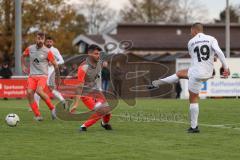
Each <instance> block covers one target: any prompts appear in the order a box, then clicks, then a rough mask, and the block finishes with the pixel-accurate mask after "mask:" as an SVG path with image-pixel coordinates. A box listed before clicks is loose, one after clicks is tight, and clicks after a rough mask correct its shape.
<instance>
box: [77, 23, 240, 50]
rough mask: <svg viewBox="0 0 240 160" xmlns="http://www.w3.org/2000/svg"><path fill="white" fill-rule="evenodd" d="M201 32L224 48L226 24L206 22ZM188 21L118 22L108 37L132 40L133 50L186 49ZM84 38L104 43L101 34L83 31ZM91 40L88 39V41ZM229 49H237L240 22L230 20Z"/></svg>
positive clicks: (188, 29)
mask: <svg viewBox="0 0 240 160" xmlns="http://www.w3.org/2000/svg"><path fill="white" fill-rule="evenodd" d="M204 26H205V27H204V32H205V33H206V34H209V35H211V36H214V37H215V38H216V39H217V40H218V42H219V45H220V47H221V48H222V49H225V25H224V24H206V25H204ZM190 28H191V25H190V24H187V25H185V24H164V23H162V24H119V25H118V26H117V28H116V31H117V32H116V34H110V35H108V36H109V37H111V38H113V39H114V40H116V41H118V42H120V41H123V40H130V41H132V42H133V48H132V50H141V51H142V50H147V51H168V50H169V51H170V50H178V51H185V50H187V43H188V41H189V40H190V39H191V35H190ZM84 36H85V37H84V38H85V40H88V41H89V42H91V43H93V42H94V43H97V44H100V45H103V44H105V43H106V42H105V40H104V37H103V35H84ZM82 39H83V35H82V37H79V36H78V37H77V38H76V39H75V40H74V42H75V43H74V44H75V45H76V44H78V43H79V42H80V41H81V40H82ZM90 40H91V41H90ZM230 41H231V50H237V51H240V45H239V42H240V24H231V39H230Z"/></svg>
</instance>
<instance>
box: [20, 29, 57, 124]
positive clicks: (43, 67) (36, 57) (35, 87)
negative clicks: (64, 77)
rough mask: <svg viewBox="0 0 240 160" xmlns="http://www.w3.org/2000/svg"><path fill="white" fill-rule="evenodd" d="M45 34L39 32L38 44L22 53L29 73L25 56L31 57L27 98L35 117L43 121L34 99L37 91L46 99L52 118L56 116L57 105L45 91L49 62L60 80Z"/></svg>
mask: <svg viewBox="0 0 240 160" xmlns="http://www.w3.org/2000/svg"><path fill="white" fill-rule="evenodd" d="M44 41H45V34H44V33H41V32H39V33H37V36H36V44H34V45H31V46H29V47H28V48H26V50H25V51H24V53H23V55H22V68H23V72H25V73H28V72H29V71H28V69H27V67H26V66H25V58H26V57H29V58H30V73H29V78H28V81H27V98H28V101H29V105H30V106H31V108H32V111H33V112H34V114H35V117H34V119H35V120H37V121H42V120H43V118H42V117H41V113H40V111H39V109H38V105H37V103H36V101H35V100H34V93H35V92H36V93H37V94H38V95H40V97H41V98H42V99H43V100H44V101H45V103H46V104H47V106H48V107H49V109H50V110H51V115H52V119H55V118H56V113H55V107H54V105H53V104H52V102H51V100H50V98H49V96H48V95H47V94H46V93H45V92H44V88H45V87H46V84H47V76H48V63H51V64H52V65H53V66H54V68H55V71H56V76H57V85H58V84H59V82H60V73H59V68H58V65H57V62H56V60H55V58H54V55H53V53H52V52H51V51H50V50H49V49H48V48H47V47H45V46H44Z"/></svg>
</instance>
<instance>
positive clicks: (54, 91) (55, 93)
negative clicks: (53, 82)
mask: <svg viewBox="0 0 240 160" xmlns="http://www.w3.org/2000/svg"><path fill="white" fill-rule="evenodd" d="M52 93H53V95H54V96H55V97H56V98H57V99H59V100H60V101H61V102H62V101H65V99H64V98H63V96H62V94H61V93H60V92H58V91H57V90H55V89H54V90H53V91H52Z"/></svg>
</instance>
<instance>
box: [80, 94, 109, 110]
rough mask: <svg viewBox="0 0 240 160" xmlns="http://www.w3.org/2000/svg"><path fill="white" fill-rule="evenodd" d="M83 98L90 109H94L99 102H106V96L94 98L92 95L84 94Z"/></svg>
mask: <svg viewBox="0 0 240 160" xmlns="http://www.w3.org/2000/svg"><path fill="white" fill-rule="evenodd" d="M81 100H82V102H83V103H84V104H85V105H86V106H87V107H88V109H90V110H93V109H94V107H95V106H96V104H97V103H105V102H106V100H105V98H104V97H102V98H94V97H91V96H84V97H81Z"/></svg>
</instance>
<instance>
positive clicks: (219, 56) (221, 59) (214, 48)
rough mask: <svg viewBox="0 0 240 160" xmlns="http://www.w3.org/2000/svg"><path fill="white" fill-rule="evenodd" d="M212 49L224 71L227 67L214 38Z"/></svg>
mask: <svg viewBox="0 0 240 160" xmlns="http://www.w3.org/2000/svg"><path fill="white" fill-rule="evenodd" d="M212 49H213V50H214V52H215V53H216V54H217V56H218V58H219V60H220V61H221V63H222V65H223V67H224V69H228V65H227V62H226V58H225V56H224V53H223V52H222V50H221V48H220V47H219V45H218V41H217V40H216V39H215V38H214V39H213V41H212Z"/></svg>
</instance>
